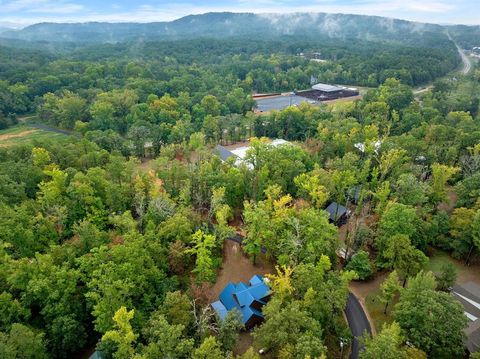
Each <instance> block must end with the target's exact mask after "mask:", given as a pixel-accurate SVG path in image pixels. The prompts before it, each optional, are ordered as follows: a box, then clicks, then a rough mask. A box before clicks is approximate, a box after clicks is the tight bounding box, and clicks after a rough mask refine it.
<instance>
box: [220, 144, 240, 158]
mask: <svg viewBox="0 0 480 359" xmlns="http://www.w3.org/2000/svg"><path fill="white" fill-rule="evenodd" d="M215 153H216V154H217V155H218V156H219V157H220V159H221V160H222V161H226V160H228V159H229V158H230V157H233V156H236V155H235V154H234V153H232V152H230V151H229V150H227V149H226V148H225V147H223V146H220V145H217V147H215Z"/></svg>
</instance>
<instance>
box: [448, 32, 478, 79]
mask: <svg viewBox="0 0 480 359" xmlns="http://www.w3.org/2000/svg"><path fill="white" fill-rule="evenodd" d="M447 36H448V38H449V39H450V41H451V42H453V43H454V44H455V46H456V47H457V51H458V53H459V54H460V57H461V58H462V62H463V69H462V71H461V72H462V75H466V74H468V73H469V72H470V70H471V69H472V62H471V61H470V59H469V58H468V56H467V54H465V51H463V49H462V48H461V47H460V46H458V44H457V43H456V42H455V40H454V39H453V38H452V36H450V33H449V32H448V31H447Z"/></svg>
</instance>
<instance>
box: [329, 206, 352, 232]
mask: <svg viewBox="0 0 480 359" xmlns="http://www.w3.org/2000/svg"><path fill="white" fill-rule="evenodd" d="M325 211H327V212H328V219H329V220H330V222H332V223H335V224H337V225H339V226H341V225H342V224H344V223H346V222H347V218H348V214H349V210H348V209H347V208H346V207H344V206H342V205H341V204H338V203H337V202H332V203H330V204H329V205H328V207H327V208H325Z"/></svg>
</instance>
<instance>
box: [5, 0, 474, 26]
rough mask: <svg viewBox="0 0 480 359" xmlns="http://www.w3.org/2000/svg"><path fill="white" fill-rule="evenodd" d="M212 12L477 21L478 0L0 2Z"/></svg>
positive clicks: (172, 14) (142, 18)
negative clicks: (317, 13)
mask: <svg viewBox="0 0 480 359" xmlns="http://www.w3.org/2000/svg"><path fill="white" fill-rule="evenodd" d="M211 11H232V12H256V13H265V12H267V13H271V12H281V13H285V12H330V13H349V14H365V15H379V16H387V17H394V18H400V19H406V20H414V21H422V22H431V23H461V24H479V25H480V0H453V1H452V0H255V1H247V0H205V1H196V0H179V1H167V0H138V1H136V0H83V1H82V0H0V24H4V25H5V24H6V23H11V24H22V25H27V24H32V23H37V22H44V21H53V22H84V21H109V22H114V21H134V22H151V21H165V20H173V19H177V18H179V17H182V16H185V15H189V14H201V13H205V12H211Z"/></svg>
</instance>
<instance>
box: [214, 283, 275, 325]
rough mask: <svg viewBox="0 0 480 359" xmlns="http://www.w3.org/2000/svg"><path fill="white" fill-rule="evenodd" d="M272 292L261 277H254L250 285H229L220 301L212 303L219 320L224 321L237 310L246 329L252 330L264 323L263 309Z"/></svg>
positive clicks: (223, 291)
mask: <svg viewBox="0 0 480 359" xmlns="http://www.w3.org/2000/svg"><path fill="white" fill-rule="evenodd" d="M270 295H271V290H270V288H269V287H268V285H267V284H266V283H265V281H264V280H263V278H262V277H261V276H259V275H254V276H253V277H252V278H251V279H250V281H249V283H248V285H247V284H245V283H243V282H240V283H238V284H234V283H228V284H227V286H226V287H225V288H224V289H223V290H222V292H221V293H220V296H219V300H217V301H216V302H214V303H212V304H211V306H212V308H213V310H215V312H216V314H217V316H218V318H219V319H220V320H224V319H225V317H226V316H227V314H228V312H230V311H232V310H234V309H237V310H238V311H239V312H240V314H241V315H242V322H243V324H244V326H245V329H251V328H253V327H254V326H255V325H257V324H260V323H261V322H263V320H264V317H263V314H262V307H263V306H264V305H265V304H266V303H267V301H268V300H269V299H270Z"/></svg>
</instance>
